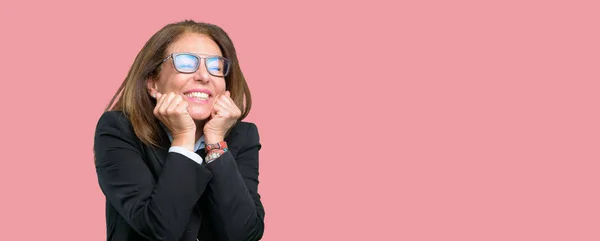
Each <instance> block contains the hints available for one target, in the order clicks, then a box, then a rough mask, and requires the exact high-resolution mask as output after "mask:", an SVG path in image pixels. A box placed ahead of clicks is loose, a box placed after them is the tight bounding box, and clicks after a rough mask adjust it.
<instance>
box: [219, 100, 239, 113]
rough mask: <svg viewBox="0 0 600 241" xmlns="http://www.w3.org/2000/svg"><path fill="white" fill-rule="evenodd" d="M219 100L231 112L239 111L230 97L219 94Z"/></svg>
mask: <svg viewBox="0 0 600 241" xmlns="http://www.w3.org/2000/svg"><path fill="white" fill-rule="evenodd" d="M219 102H220V103H222V104H223V105H224V106H225V108H227V109H228V110H230V111H231V112H232V113H236V112H239V108H238V107H237V105H236V104H235V102H234V101H233V100H232V99H231V98H229V97H227V96H221V98H220V101H219Z"/></svg>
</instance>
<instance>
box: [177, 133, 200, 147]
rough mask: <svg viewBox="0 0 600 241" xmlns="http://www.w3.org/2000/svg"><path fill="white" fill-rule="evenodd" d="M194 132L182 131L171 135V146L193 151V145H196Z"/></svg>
mask: <svg viewBox="0 0 600 241" xmlns="http://www.w3.org/2000/svg"><path fill="white" fill-rule="evenodd" d="M194 138H195V134H193V133H191V134H190V133H183V134H179V135H176V136H173V141H172V142H171V146H180V147H183V148H185V149H187V150H189V151H191V152H193V151H194V146H195V145H196V141H195V140H194Z"/></svg>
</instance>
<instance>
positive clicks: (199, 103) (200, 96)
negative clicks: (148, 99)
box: [148, 33, 225, 121]
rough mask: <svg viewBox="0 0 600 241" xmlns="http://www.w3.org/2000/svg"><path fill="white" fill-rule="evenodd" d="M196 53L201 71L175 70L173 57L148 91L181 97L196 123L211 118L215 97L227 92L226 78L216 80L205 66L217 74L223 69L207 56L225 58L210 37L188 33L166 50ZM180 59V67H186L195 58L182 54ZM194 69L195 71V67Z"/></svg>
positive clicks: (168, 52)
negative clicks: (170, 93)
mask: <svg viewBox="0 0 600 241" xmlns="http://www.w3.org/2000/svg"><path fill="white" fill-rule="evenodd" d="M172 53H193V54H195V55H198V56H200V57H201V58H200V62H199V63H198V66H199V67H198V70H197V71H195V72H193V73H181V72H179V71H177V70H176V69H175V66H174V64H173V58H169V59H168V60H167V61H165V62H164V63H163V64H162V70H161V73H160V75H159V76H158V79H156V80H154V79H150V80H148V90H149V91H150V93H151V94H153V93H156V92H158V93H161V94H168V93H169V92H174V93H175V94H178V95H182V97H183V99H184V100H185V101H187V102H188V104H189V105H188V113H190V115H191V116H192V119H194V120H199V121H201V120H206V119H208V118H209V117H210V114H211V111H212V106H213V102H214V101H215V99H216V97H218V96H219V95H220V94H222V93H223V92H224V91H225V78H224V77H216V76H214V75H211V74H210V73H209V72H208V69H207V68H206V66H207V65H208V66H209V69H210V70H211V71H212V72H213V73H216V72H215V71H218V69H219V68H222V67H223V66H220V64H219V63H218V61H216V60H215V59H209V61H208V63H206V61H207V59H206V58H205V57H207V56H221V57H222V56H223V55H222V54H221V50H220V49H219V46H218V45H217V44H216V43H215V42H214V41H213V40H212V39H210V38H209V37H207V36H205V35H202V34H195V33H193V34H192V33H190V34H185V35H184V36H182V37H181V38H180V39H179V40H177V41H176V42H174V43H172V44H171V46H169V48H167V54H172ZM176 58H177V63H178V65H177V66H178V67H180V68H187V67H189V66H190V65H189V64H190V63H191V62H193V61H192V60H193V59H194V58H193V57H191V56H189V55H187V56H186V55H182V56H179V57H176ZM192 69H193V68H192Z"/></svg>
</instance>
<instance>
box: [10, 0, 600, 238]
mask: <svg viewBox="0 0 600 241" xmlns="http://www.w3.org/2000/svg"><path fill="white" fill-rule="evenodd" d="M393 2H396V3H393ZM411 2H414V3H411ZM417 2H418V3H417ZM599 7H600V6H599V5H598V4H597V1H494V2H493V3H492V2H491V1H404V2H397V1H388V2H385V1H376V0H370V1H359V2H355V3H350V2H349V1H339V2H333V1H329V2H324V1H323V2H322V1H298V2H284V1H243V2H242V1H239V2H231V1H181V2H177V3H176V2H171V3H168V2H167V1H161V2H160V3H159V2H156V3H149V2H148V1H127V2H125V1H123V2H122V3H117V2H116V1H115V2H112V3H105V2H104V1H97V2H94V3H88V1H72V2H67V1H38V2H32V1H2V3H0V31H1V32H0V35H1V38H0V41H1V42H0V48H1V49H0V53H2V56H1V57H0V70H1V72H0V75H1V76H0V79H1V80H2V81H1V86H2V93H1V94H0V103H2V104H1V106H2V118H0V121H1V124H0V128H1V129H0V133H1V135H2V136H3V138H2V140H3V144H2V153H3V157H2V167H1V168H0V187H1V191H0V194H1V197H2V198H1V199H0V221H1V225H0V230H1V231H0V234H1V236H2V238H1V239H2V240H96V241H100V240H104V239H105V220H104V197H103V195H102V193H101V191H100V189H99V187H98V183H97V176H96V173H95V169H94V165H93V156H92V145H93V134H94V129H95V125H96V122H97V120H98V117H99V116H100V115H101V113H102V111H103V108H104V106H105V105H106V104H107V103H108V101H109V99H110V97H111V96H112V94H113V93H114V91H115V90H116V89H117V87H118V85H119V84H120V83H121V81H122V80H123V79H124V77H125V75H126V74H127V71H128V69H129V67H130V65H131V63H132V62H133V59H134V58H135V55H136V54H137V53H138V51H139V50H140V49H141V47H142V45H143V44H144V43H145V41H146V40H147V39H148V38H150V36H151V35H152V34H153V33H154V32H156V31H158V30H159V29H160V28H161V27H162V26H164V25H165V24H167V23H170V22H174V21H179V20H183V19H194V20H197V21H206V22H211V23H215V24H218V25H220V26H222V27H223V28H224V29H225V30H226V31H227V32H228V33H229V34H230V36H231V37H232V39H233V41H234V43H235V44H236V47H237V50H238V53H239V58H240V61H241V66H242V69H243V71H244V73H245V75H246V77H247V79H248V81H249V84H250V87H251V90H252V93H253V97H254V106H253V107H254V108H253V110H252V112H251V114H250V116H249V117H248V118H247V120H248V121H252V122H255V123H256V124H257V125H258V127H259V131H260V134H261V140H262V144H263V149H262V151H261V163H260V164H261V167H260V168H261V176H260V180H261V184H260V186H259V192H260V193H261V194H262V196H263V202H264V205H265V208H266V212H267V216H266V230H265V235H264V239H263V240H266V241H274V240H275V241H279V240H290V241H294V240H600V205H599V203H600V196H599V190H598V189H599V183H600V182H599V181H600V175H599V174H598V169H599V167H600V165H599V163H598V162H599V161H600V153H599V150H600V149H599V147H598V146H599V144H600V140H599V136H600V135H599V134H600V133H599V131H600V130H599V128H598V123H600V122H599V117H600V115H599V112H598V107H599V105H598V103H599V95H598V90H599V87H600V84H599V81H600V74H599V64H600V57H599V56H600V47H599V46H600V35H599V33H600V31H599V29H600V26H599V25H600V24H599V23H600V17H599V16H600V15H599V14H598V12H599V10H600V9H599Z"/></svg>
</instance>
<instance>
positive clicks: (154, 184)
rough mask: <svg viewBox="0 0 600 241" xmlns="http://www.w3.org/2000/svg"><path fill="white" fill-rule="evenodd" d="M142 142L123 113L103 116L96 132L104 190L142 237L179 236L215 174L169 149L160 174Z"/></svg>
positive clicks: (172, 237) (156, 238)
mask: <svg viewBox="0 0 600 241" xmlns="http://www.w3.org/2000/svg"><path fill="white" fill-rule="evenodd" d="M141 145H142V143H141V141H139V139H137V137H136V136H135V134H134V133H133V130H132V128H131V125H130V124H129V121H127V120H126V118H125V117H124V116H123V115H122V114H120V113H115V112H106V113H104V114H103V115H102V117H101V118H100V120H99V122H98V125H97V127H96V133H95V137H94V155H95V164H96V172H97V174H98V181H99V184H100V189H101V190H102V192H103V193H104V195H105V196H106V198H107V200H108V201H109V203H110V204H111V205H112V206H113V207H114V208H115V209H116V210H117V211H118V212H119V214H120V215H121V216H122V217H123V218H124V219H125V221H126V222H127V223H128V224H129V225H130V226H131V227H132V228H133V229H134V230H135V231H136V232H138V233H139V234H140V235H141V236H144V237H145V238H147V239H150V240H179V238H180V237H181V236H182V235H183V233H184V231H185V229H186V227H187V224H188V222H189V219H190V217H191V214H192V212H193V210H194V206H195V205H196V202H197V201H198V199H200V196H201V195H202V194H203V192H204V190H205V189H206V187H207V184H208V182H209V181H210V179H211V177H212V174H211V172H210V171H209V170H208V169H206V168H204V167H202V166H201V165H199V164H197V163H196V162H194V161H193V160H191V159H189V158H188V157H186V156H184V155H182V154H179V153H177V152H169V153H168V155H167V158H166V160H165V162H164V166H163V169H162V172H161V173H160V176H158V177H157V178H155V177H154V176H153V175H152V173H151V172H150V169H149V168H148V166H147V165H146V164H145V161H144V159H143V156H144V155H143V153H142V148H141Z"/></svg>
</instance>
